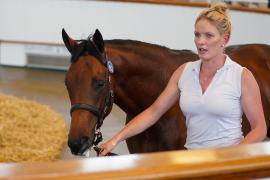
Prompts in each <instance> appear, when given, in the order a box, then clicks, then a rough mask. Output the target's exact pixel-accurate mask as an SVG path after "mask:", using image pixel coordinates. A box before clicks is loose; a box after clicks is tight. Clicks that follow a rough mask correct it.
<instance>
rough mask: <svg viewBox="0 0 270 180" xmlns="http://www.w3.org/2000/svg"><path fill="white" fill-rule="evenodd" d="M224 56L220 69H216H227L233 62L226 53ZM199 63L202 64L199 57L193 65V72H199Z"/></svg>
mask: <svg viewBox="0 0 270 180" xmlns="http://www.w3.org/2000/svg"><path fill="white" fill-rule="evenodd" d="M225 56H226V58H225V63H224V65H223V66H222V67H221V68H220V69H218V70H217V71H221V70H225V69H229V68H230V66H231V65H232V64H233V61H232V60H231V58H230V57H229V56H228V55H226V54H225ZM201 64H202V60H201V59H200V60H199V61H198V63H197V64H196V66H194V67H193V69H192V70H193V71H195V72H197V73H198V72H200V68H201Z"/></svg>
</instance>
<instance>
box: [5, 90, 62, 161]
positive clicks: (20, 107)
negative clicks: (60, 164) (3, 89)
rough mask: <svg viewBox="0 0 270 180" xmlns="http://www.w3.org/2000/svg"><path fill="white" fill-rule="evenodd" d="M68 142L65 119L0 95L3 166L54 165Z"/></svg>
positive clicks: (40, 108)
mask: <svg viewBox="0 0 270 180" xmlns="http://www.w3.org/2000/svg"><path fill="white" fill-rule="evenodd" d="M66 140H67V130H66V126H65V123H64V121H63V118H62V116H61V115H60V114H58V113H56V112H54V111H53V110H51V109H50V107H48V106H45V105H41V104H39V103H36V102H33V101H30V100H26V99H19V98H16V97H13V96H6V95H3V94H0V162H26V161H27V162H35V161H53V160H56V159H58V158H59V156H60V154H61V152H62V149H63V147H64V144H65V143H66Z"/></svg>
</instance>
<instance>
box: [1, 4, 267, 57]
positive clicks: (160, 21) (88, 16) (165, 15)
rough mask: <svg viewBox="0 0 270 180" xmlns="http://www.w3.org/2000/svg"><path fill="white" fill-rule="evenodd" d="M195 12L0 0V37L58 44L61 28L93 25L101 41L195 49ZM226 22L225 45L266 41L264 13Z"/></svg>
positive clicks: (77, 32) (82, 31)
mask: <svg viewBox="0 0 270 180" xmlns="http://www.w3.org/2000/svg"><path fill="white" fill-rule="evenodd" d="M200 10H201V8H196V7H184V6H172V5H153V4H140V3H124V2H103V1H79V0H0V40H1V39H4V40H19V41H37V42H48V43H52V42H53V43H62V39H61V38H62V37H61V29H62V28H63V27H64V28H65V29H66V31H67V33H68V34H69V35H71V37H73V38H75V39H80V38H85V37H87V36H88V35H89V34H90V33H93V32H94V30H95V28H98V29H99V30H100V31H101V33H102V34H103V37H104V39H116V38H119V39H135V40H141V41H145V42H150V43H155V44H160V45H164V46H167V47H170V48H174V49H191V50H194V49H195V46H194V44H193V31H194V21H195V18H196V16H197V15H198V13H199V11H200ZM231 20H232V24H233V32H232V38H231V41H230V44H244V43H266V44H270V15H269V14H259V13H248V12H240V11H231ZM1 49H3V48H1ZM4 61H5V60H3V59H1V62H4Z"/></svg>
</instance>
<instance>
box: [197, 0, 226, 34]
mask: <svg viewBox="0 0 270 180" xmlns="http://www.w3.org/2000/svg"><path fill="white" fill-rule="evenodd" d="M201 19H207V20H208V21H210V22H211V23H213V24H214V25H215V26H216V27H217V29H218V31H219V32H220V33H221V34H229V35H230V34H231V22H230V19H229V16H228V7H227V5H226V4H225V3H216V4H214V5H211V7H210V8H208V9H205V10H203V11H202V12H201V13H200V14H199V16H198V17H197V19H196V22H195V24H197V22H198V21H199V20H201Z"/></svg>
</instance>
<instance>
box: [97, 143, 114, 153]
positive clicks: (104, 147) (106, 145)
mask: <svg viewBox="0 0 270 180" xmlns="http://www.w3.org/2000/svg"><path fill="white" fill-rule="evenodd" d="M115 146H116V142H115V141H114V139H110V140H108V141H107V142H105V143H103V144H100V145H99V146H98V147H99V148H100V149H101V151H100V152H99V153H98V156H106V155H107V154H108V153H109V152H110V151H112V150H113V149H114V148H115Z"/></svg>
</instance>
